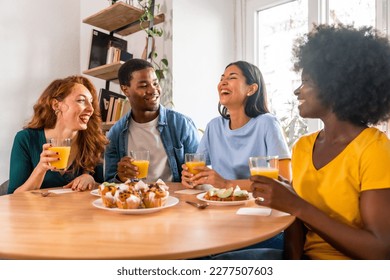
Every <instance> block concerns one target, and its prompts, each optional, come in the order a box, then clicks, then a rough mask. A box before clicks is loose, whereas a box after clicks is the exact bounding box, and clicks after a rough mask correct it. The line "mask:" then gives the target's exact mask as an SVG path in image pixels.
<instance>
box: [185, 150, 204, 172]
mask: <svg viewBox="0 0 390 280" xmlns="http://www.w3.org/2000/svg"><path fill="white" fill-rule="evenodd" d="M185 163H186V165H187V167H188V171H189V172H190V173H192V174H194V175H195V174H198V173H199V172H200V171H199V170H197V169H195V167H204V166H206V156H205V155H204V154H202V153H191V154H185Z"/></svg>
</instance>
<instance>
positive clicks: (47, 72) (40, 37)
mask: <svg viewBox="0 0 390 280" xmlns="http://www.w3.org/2000/svg"><path fill="white" fill-rule="evenodd" d="M103 2H104V1H103ZM79 7H80V3H79V1H78V0H67V1H52V0H35V1H31V0H18V1H5V0H2V1H1V2H0V36H1V42H2V43H1V44H0V53H1V54H2V55H1V59H2V61H1V64H0V73H1V75H0V98H1V107H2V108H1V110H0V128H1V130H0V183H1V182H3V181H5V180H6V179H8V176H9V157H10V153H11V148H12V142H13V138H14V136H15V133H16V132H17V131H19V130H20V129H22V127H23V125H24V124H25V123H26V121H27V120H29V119H30V117H31V116H32V107H33V105H34V103H35V101H36V100H37V98H38V96H39V95H40V94H41V92H42V91H43V90H44V88H45V87H46V86H47V85H48V84H49V83H50V82H51V81H52V80H54V79H55V78H58V77H64V76H67V75H71V74H75V73H79V72H80V69H79V61H80V55H79V54H80V48H79V37H80V33H79V29H80V23H79V21H80V13H79V10H80V8H79Z"/></svg>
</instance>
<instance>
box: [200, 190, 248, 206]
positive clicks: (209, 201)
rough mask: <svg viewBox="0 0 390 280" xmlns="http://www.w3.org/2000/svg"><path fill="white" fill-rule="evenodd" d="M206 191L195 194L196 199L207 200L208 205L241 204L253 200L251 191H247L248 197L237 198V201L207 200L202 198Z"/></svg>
mask: <svg viewBox="0 0 390 280" xmlns="http://www.w3.org/2000/svg"><path fill="white" fill-rule="evenodd" d="M205 194H206V193H200V194H198V195H197V196H196V198H197V199H199V200H202V201H205V202H207V203H208V204H210V205H217V206H230V205H241V204H245V203H247V202H248V201H251V200H254V198H253V196H252V193H249V199H247V200H238V201H215V200H207V199H205V198H204V195H205Z"/></svg>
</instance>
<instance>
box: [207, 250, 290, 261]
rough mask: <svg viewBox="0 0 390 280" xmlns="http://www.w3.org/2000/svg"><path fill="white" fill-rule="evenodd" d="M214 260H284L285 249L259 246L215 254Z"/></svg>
mask: <svg viewBox="0 0 390 280" xmlns="http://www.w3.org/2000/svg"><path fill="white" fill-rule="evenodd" d="M210 259H212V260H283V250H280V249H272V248H257V249H246V250H238V251H232V252H227V253H222V254H219V255H214V256H212V257H211V258H210Z"/></svg>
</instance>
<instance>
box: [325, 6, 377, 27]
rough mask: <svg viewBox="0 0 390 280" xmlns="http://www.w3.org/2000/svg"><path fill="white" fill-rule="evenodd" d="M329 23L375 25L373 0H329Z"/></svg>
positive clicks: (356, 25)
mask: <svg viewBox="0 0 390 280" xmlns="http://www.w3.org/2000/svg"><path fill="white" fill-rule="evenodd" d="M329 23H330V24H332V23H343V24H352V25H354V26H355V27H359V26H363V25H369V26H375V1H373V0H352V1H351V0H350V1H340V0H329Z"/></svg>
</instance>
